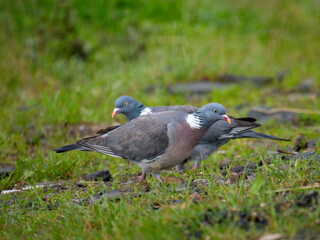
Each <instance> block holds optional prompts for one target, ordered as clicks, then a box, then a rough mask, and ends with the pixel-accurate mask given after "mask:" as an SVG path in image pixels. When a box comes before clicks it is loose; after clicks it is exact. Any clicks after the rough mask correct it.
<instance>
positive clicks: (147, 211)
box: [0, 0, 320, 239]
mask: <svg viewBox="0 0 320 240" xmlns="http://www.w3.org/2000/svg"><path fill="white" fill-rule="evenodd" d="M319 8H320V5H319V2H318V1H316V0H311V1H292V0H291V1H276V0H271V1H262V0H257V1H255V2H254V3H253V2H252V1H247V0H241V1H236V2H235V1H230V0H227V1H223V2H220V1H207V0H204V1H193V0H190V1H176V0H174V1H165V2H163V1H152V2H146V1H134V2H133V1H119V0H118V1H116V0H109V1H102V0H101V1H95V2H83V1H71V0H69V1H64V2H57V1H45V2H43V1H29V0H26V1H2V2H0V9H1V10H0V25H1V26H2V27H1V28H0V44H1V50H0V59H1V60H0V75H1V78H0V79H1V88H0V105H1V107H0V123H1V124H0V136H1V137H0V147H1V152H0V159H1V164H13V165H15V166H16V171H15V174H14V175H12V176H10V177H9V178H5V179H2V180H0V189H1V190H4V189H11V188H12V187H14V186H15V185H16V184H18V185H21V186H22V185H25V184H35V183H37V182H41V181H54V182H58V181H66V184H67V190H65V191H62V192H60V193H56V192H54V191H53V190H50V189H48V191H47V192H46V191H42V190H41V189H35V190H30V191H27V192H24V193H16V195H12V196H11V195H5V196H1V201H13V200H15V203H14V205H10V206H7V205H6V204H2V208H1V216H0V231H1V236H2V237H1V238H3V239H19V238H24V239H34V238H39V239H58V238H62V237H64V238H68V239H96V238H106V239H133V238H139V239H154V238H155V236H157V238H160V239H177V238H182V239H193V238H194V239H195V238H201V239H206V238H208V239H259V238H260V237H261V236H263V235H265V234H269V233H281V234H283V235H284V236H285V237H286V238H289V239H293V238H299V236H300V238H303V239H314V236H316V235H317V234H319V231H320V229H319V221H320V220H319V219H320V208H319V205H315V204H311V205H310V206H308V207H303V206H298V205H297V204H296V200H297V198H298V196H299V195H300V194H301V193H302V192H307V191H309V190H310V189H309V190H307V189H303V188H301V187H303V186H312V185H314V184H316V183H317V182H319V181H320V179H319V174H318V173H319V167H320V166H319V162H314V163H313V164H312V166H309V165H308V163H307V162H298V163H296V164H295V165H294V167H292V168H291V167H290V168H286V164H285V163H284V162H283V161H281V160H280V159H275V160H274V163H273V164H271V165H267V166H262V167H260V168H258V171H257V172H256V173H255V178H253V179H251V180H248V179H245V177H244V176H242V177H240V178H239V179H237V180H236V181H235V182H234V183H230V184H221V182H220V181H219V180H221V179H222V180H223V182H228V180H230V179H231V178H232V174H231V173H230V172H228V171H227V175H222V174H221V173H220V171H219V168H220V164H219V163H220V162H221V161H223V160H225V159H227V158H228V159H230V161H231V163H232V164H233V165H243V164H245V163H257V162H259V161H261V160H266V159H267V158H268V157H269V155H268V153H269V151H275V150H276V149H278V148H281V149H285V150H286V149H289V148H290V147H292V146H293V143H292V142H289V143H286V142H269V141H259V140H236V141H233V142H230V143H228V144H226V145H225V146H223V147H222V148H221V150H223V151H221V152H219V153H216V154H214V155H213V156H211V157H210V158H209V159H208V160H207V161H206V162H204V163H203V164H204V166H205V167H206V171H197V172H196V173H193V172H190V171H187V172H186V173H185V174H184V175H183V174H179V173H170V174H169V173H163V176H171V175H174V176H176V177H179V178H183V179H185V180H186V182H189V183H190V184H191V183H192V182H193V180H194V179H206V180H207V181H208V182H209V184H208V185H205V186H202V187H201V191H202V193H205V194H197V193H193V192H192V189H193V188H192V186H191V185H192V184H191V185H190V186H189V188H187V189H186V190H183V191H175V190H174V189H178V188H179V185H175V184H163V185H162V184H159V182H158V181H157V180H155V179H152V178H149V179H148V181H149V183H150V185H151V187H152V190H151V191H150V192H149V193H148V194H144V195H142V196H140V197H135V196H137V193H139V191H140V190H141V189H140V188H139V186H136V185H133V186H132V188H133V190H134V193H133V194H129V195H124V196H122V197H120V199H118V200H114V199H113V200H112V199H111V200H106V201H104V202H103V203H101V204H94V205H91V206H78V205H76V204H74V203H73V199H74V198H75V196H77V195H79V196H80V197H90V196H91V195H93V194H95V193H97V192H99V191H101V188H102V186H100V185H99V184H98V185H94V184H93V185H91V184H89V186H88V189H89V190H88V191H81V190H79V189H74V188H73V187H72V186H73V183H74V182H77V181H79V179H81V176H82V175H84V174H86V173H90V172H94V171H97V170H102V169H109V170H110V171H111V173H112V176H113V178H114V182H113V183H112V184H111V185H107V186H104V187H103V189H105V190H113V189H117V188H119V187H121V182H123V181H124V180H126V179H127V178H130V177H128V176H130V175H137V174H138V173H139V172H140V169H139V168H137V167H134V166H133V165H131V164H128V162H126V161H125V160H121V159H115V158H112V157H109V156H105V155H101V154H98V153H84V152H82V153H79V152H74V153H67V154H63V155H57V154H55V153H54V152H52V149H54V148H55V147H57V146H60V145H64V144H68V143H72V142H73V141H74V140H75V139H77V138H79V137H81V136H80V135H81V134H80V133H79V131H75V134H70V129H73V128H74V127H75V126H79V125H80V124H84V125H88V126H93V128H95V126H98V125H99V126H100V125H102V126H104V125H109V124H113V123H114V121H120V122H125V119H124V118H123V117H119V118H117V119H116V120H112V119H111V117H110V116H111V112H112V110H113V107H114V106H113V103H114V101H115V99H116V98H117V97H118V96H120V95H131V96H133V97H135V98H137V99H139V100H140V101H141V102H144V103H146V104H147V105H150V106H155V105H173V104H190V105H195V106H202V105H204V104H205V103H208V102H221V103H222V104H223V105H225V106H226V107H227V109H228V114H230V115H232V116H239V117H241V116H245V115H246V114H247V113H248V110H249V109H250V108H251V107H254V106H259V105H265V106H268V107H290V108H299V109H308V110H318V109H319V108H320V101H319V98H318V95H316V94H319V92H318V90H319V87H320V83H319V81H318V80H319V79H320V74H319V64H320V57H319V51H320V45H319V44H318V40H319V34H320V31H319V28H318V26H319V23H320V14H319V12H320V11H319ZM283 70H289V74H288V75H287V76H286V77H285V79H284V81H282V82H274V84H271V85H267V86H263V87H255V86H253V85H250V84H249V85H242V86H239V85H231V86H230V87H229V88H227V89H223V90H219V91H218V90H216V91H213V92H211V93H210V94H209V95H206V96H204V97H203V98H196V97H193V98H190V97H189V96H188V95H187V94H180V95H171V94H169V93H168V92H167V90H166V88H165V87H166V86H168V85H169V84H173V83H180V82H190V81H194V80H199V79H202V78H205V77H207V78H209V79H215V78H216V77H217V76H219V75H222V74H224V73H231V74H238V75H248V76H257V75H266V76H275V75H276V74H277V73H278V72H281V71H283ZM306 78H312V79H314V80H315V86H314V89H313V91H311V93H309V94H299V91H298V90H297V86H298V85H299V83H300V82H301V81H302V80H303V79H306ZM154 84H158V85H161V86H163V87H162V88H160V89H157V90H156V91H155V92H154V93H152V94H151V93H148V92H147V91H146V88H147V87H148V86H150V85H154ZM241 106H242V107H241ZM310 119H311V120H310ZM319 123H320V122H319V117H318V116H316V115H315V116H312V118H311V117H310V116H304V117H303V118H302V120H301V121H300V122H299V124H290V123H278V122H277V121H269V122H266V123H264V124H263V126H262V127H260V128H259V131H261V132H265V133H269V134H272V135H276V136H281V137H283V138H290V139H295V138H296V137H297V136H298V135H299V134H304V135H305V136H306V139H313V138H315V137H318V135H319V125H320V124H319ZM172 188H173V190H172ZM285 188H290V189H291V191H283V192H281V191H280V193H279V192H278V191H279V190H283V189H285ZM312 189H317V188H316V187H314V188H312V187H311V190H312ZM50 191H52V192H50ZM50 193H51V195H50ZM48 194H49V195H48ZM15 196H16V197H15ZM43 199H48V200H45V201H44V200H43ZM48 204H49V205H50V206H53V207H52V210H49V209H48V207H47V205H48ZM155 209H158V210H155ZM240 212H247V213H249V214H251V215H257V214H258V216H260V215H261V216H263V219H265V220H267V224H261V223H259V222H258V223H257V221H255V220H254V218H253V219H251V221H249V223H248V224H245V225H243V221H241V214H239V213H240ZM224 213H226V214H227V215H224ZM221 216H222V217H221Z"/></svg>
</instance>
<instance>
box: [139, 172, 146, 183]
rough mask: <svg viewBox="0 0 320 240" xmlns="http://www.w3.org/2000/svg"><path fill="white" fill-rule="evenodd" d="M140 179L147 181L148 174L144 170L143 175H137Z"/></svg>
mask: <svg viewBox="0 0 320 240" xmlns="http://www.w3.org/2000/svg"><path fill="white" fill-rule="evenodd" d="M137 178H138V179H140V182H146V181H147V174H146V173H145V172H144V171H142V174H141V176H139V177H137Z"/></svg>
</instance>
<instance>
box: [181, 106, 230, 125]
mask: <svg viewBox="0 0 320 240" xmlns="http://www.w3.org/2000/svg"><path fill="white" fill-rule="evenodd" d="M218 120H224V121H227V122H228V123H229V124H231V120H230V118H229V117H228V116H227V115H226V109H225V108H224V106H222V105H221V104H219V103H209V104H207V105H204V106H203V107H202V108H200V109H198V110H197V111H196V112H195V113H192V114H189V115H188V117H187V122H188V123H189V125H190V127H192V128H209V127H210V126H211V125H212V124H214V123H215V122H216V121H218Z"/></svg>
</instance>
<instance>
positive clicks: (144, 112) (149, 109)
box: [140, 107, 152, 116]
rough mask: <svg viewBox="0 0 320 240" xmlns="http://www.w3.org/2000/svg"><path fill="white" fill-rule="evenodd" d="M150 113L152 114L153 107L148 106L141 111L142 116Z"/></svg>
mask: <svg viewBox="0 0 320 240" xmlns="http://www.w3.org/2000/svg"><path fill="white" fill-rule="evenodd" d="M148 114H152V110H151V108H148V107H146V108H145V109H143V110H142V111H141V113H140V116H143V115H148Z"/></svg>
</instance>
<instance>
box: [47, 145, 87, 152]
mask: <svg viewBox="0 0 320 240" xmlns="http://www.w3.org/2000/svg"><path fill="white" fill-rule="evenodd" d="M74 150H80V151H90V150H89V149H87V148H85V147H82V146H80V145H78V144H76V143H74V144H70V145H66V146H62V147H58V148H56V149H54V150H53V151H55V152H56V153H63V152H69V151H74Z"/></svg>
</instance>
